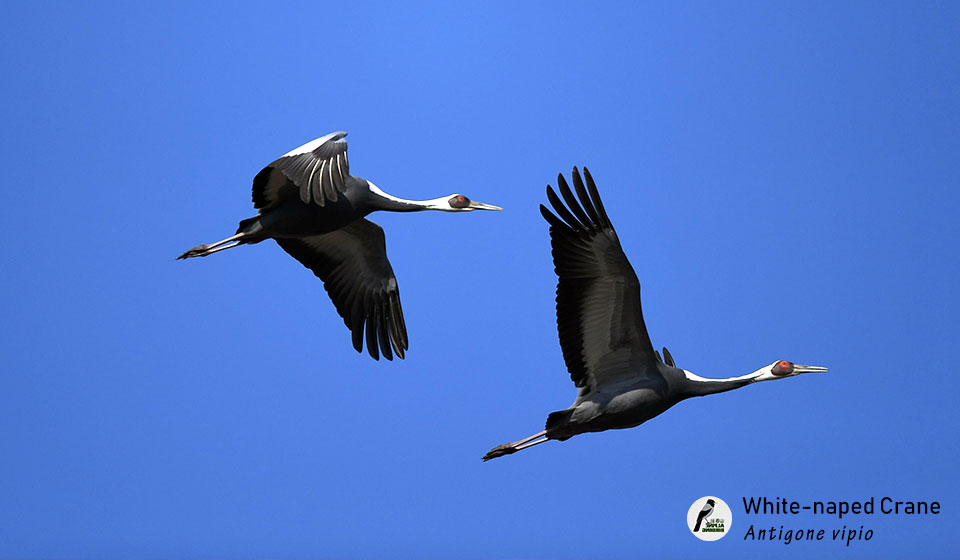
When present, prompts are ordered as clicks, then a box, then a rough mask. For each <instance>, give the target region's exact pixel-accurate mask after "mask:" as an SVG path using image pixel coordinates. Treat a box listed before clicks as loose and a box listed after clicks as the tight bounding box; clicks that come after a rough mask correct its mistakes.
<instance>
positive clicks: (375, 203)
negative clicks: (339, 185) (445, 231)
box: [362, 179, 450, 212]
mask: <svg viewBox="0 0 960 560" xmlns="http://www.w3.org/2000/svg"><path fill="white" fill-rule="evenodd" d="M362 181H364V182H365V183H366V187H367V188H366V189H365V190H366V193H365V196H364V198H365V202H366V204H367V206H369V207H370V209H371V211H375V210H384V211H387V212H420V211H423V210H449V209H450V208H449V205H448V204H445V203H446V199H445V198H437V199H433V200H407V199H404V198H400V197H396V196H393V195H391V194H387V193H385V192H383V191H382V190H380V188H379V187H377V186H376V185H374V184H373V183H371V182H370V181H367V180H366V179H362Z"/></svg>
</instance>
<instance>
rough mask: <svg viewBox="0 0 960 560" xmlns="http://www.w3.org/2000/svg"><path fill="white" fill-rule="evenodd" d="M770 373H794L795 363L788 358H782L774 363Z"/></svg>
mask: <svg viewBox="0 0 960 560" xmlns="http://www.w3.org/2000/svg"><path fill="white" fill-rule="evenodd" d="M770 373H772V374H774V375H787V374H788V373H793V364H792V363H791V362H788V361H786V360H780V361H779V362H777V363H776V364H774V366H773V368H772V369H771V370H770Z"/></svg>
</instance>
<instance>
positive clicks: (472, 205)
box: [468, 200, 503, 210]
mask: <svg viewBox="0 0 960 560" xmlns="http://www.w3.org/2000/svg"><path fill="white" fill-rule="evenodd" d="M468 208H472V209H474V210H503V208H500V207H499V206H494V205H493V204H484V203H482V202H477V201H476V200H471V201H470V206H468Z"/></svg>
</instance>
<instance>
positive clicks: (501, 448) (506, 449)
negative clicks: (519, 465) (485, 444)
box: [483, 443, 517, 461]
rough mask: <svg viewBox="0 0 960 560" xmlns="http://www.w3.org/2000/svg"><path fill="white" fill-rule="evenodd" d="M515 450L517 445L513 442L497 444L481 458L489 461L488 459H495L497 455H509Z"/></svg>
mask: <svg viewBox="0 0 960 560" xmlns="http://www.w3.org/2000/svg"><path fill="white" fill-rule="evenodd" d="M516 452H517V447H516V444H515V443H504V444H503V445H498V446H496V447H494V448H493V449H491V450H490V451H487V454H486V455H484V456H483V460H484V461H489V460H490V459H496V458H497V457H503V456H504V455H509V454H511V453H516Z"/></svg>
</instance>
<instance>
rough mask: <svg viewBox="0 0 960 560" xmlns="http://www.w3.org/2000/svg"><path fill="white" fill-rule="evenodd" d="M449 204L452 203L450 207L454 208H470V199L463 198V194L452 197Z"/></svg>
mask: <svg viewBox="0 0 960 560" xmlns="http://www.w3.org/2000/svg"><path fill="white" fill-rule="evenodd" d="M447 202H448V203H450V206H451V207H452V208H466V207H468V206H470V199H469V198H467V197H465V196H463V195H462V194H458V195H456V196H453V197H450V200H448V201H447Z"/></svg>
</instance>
